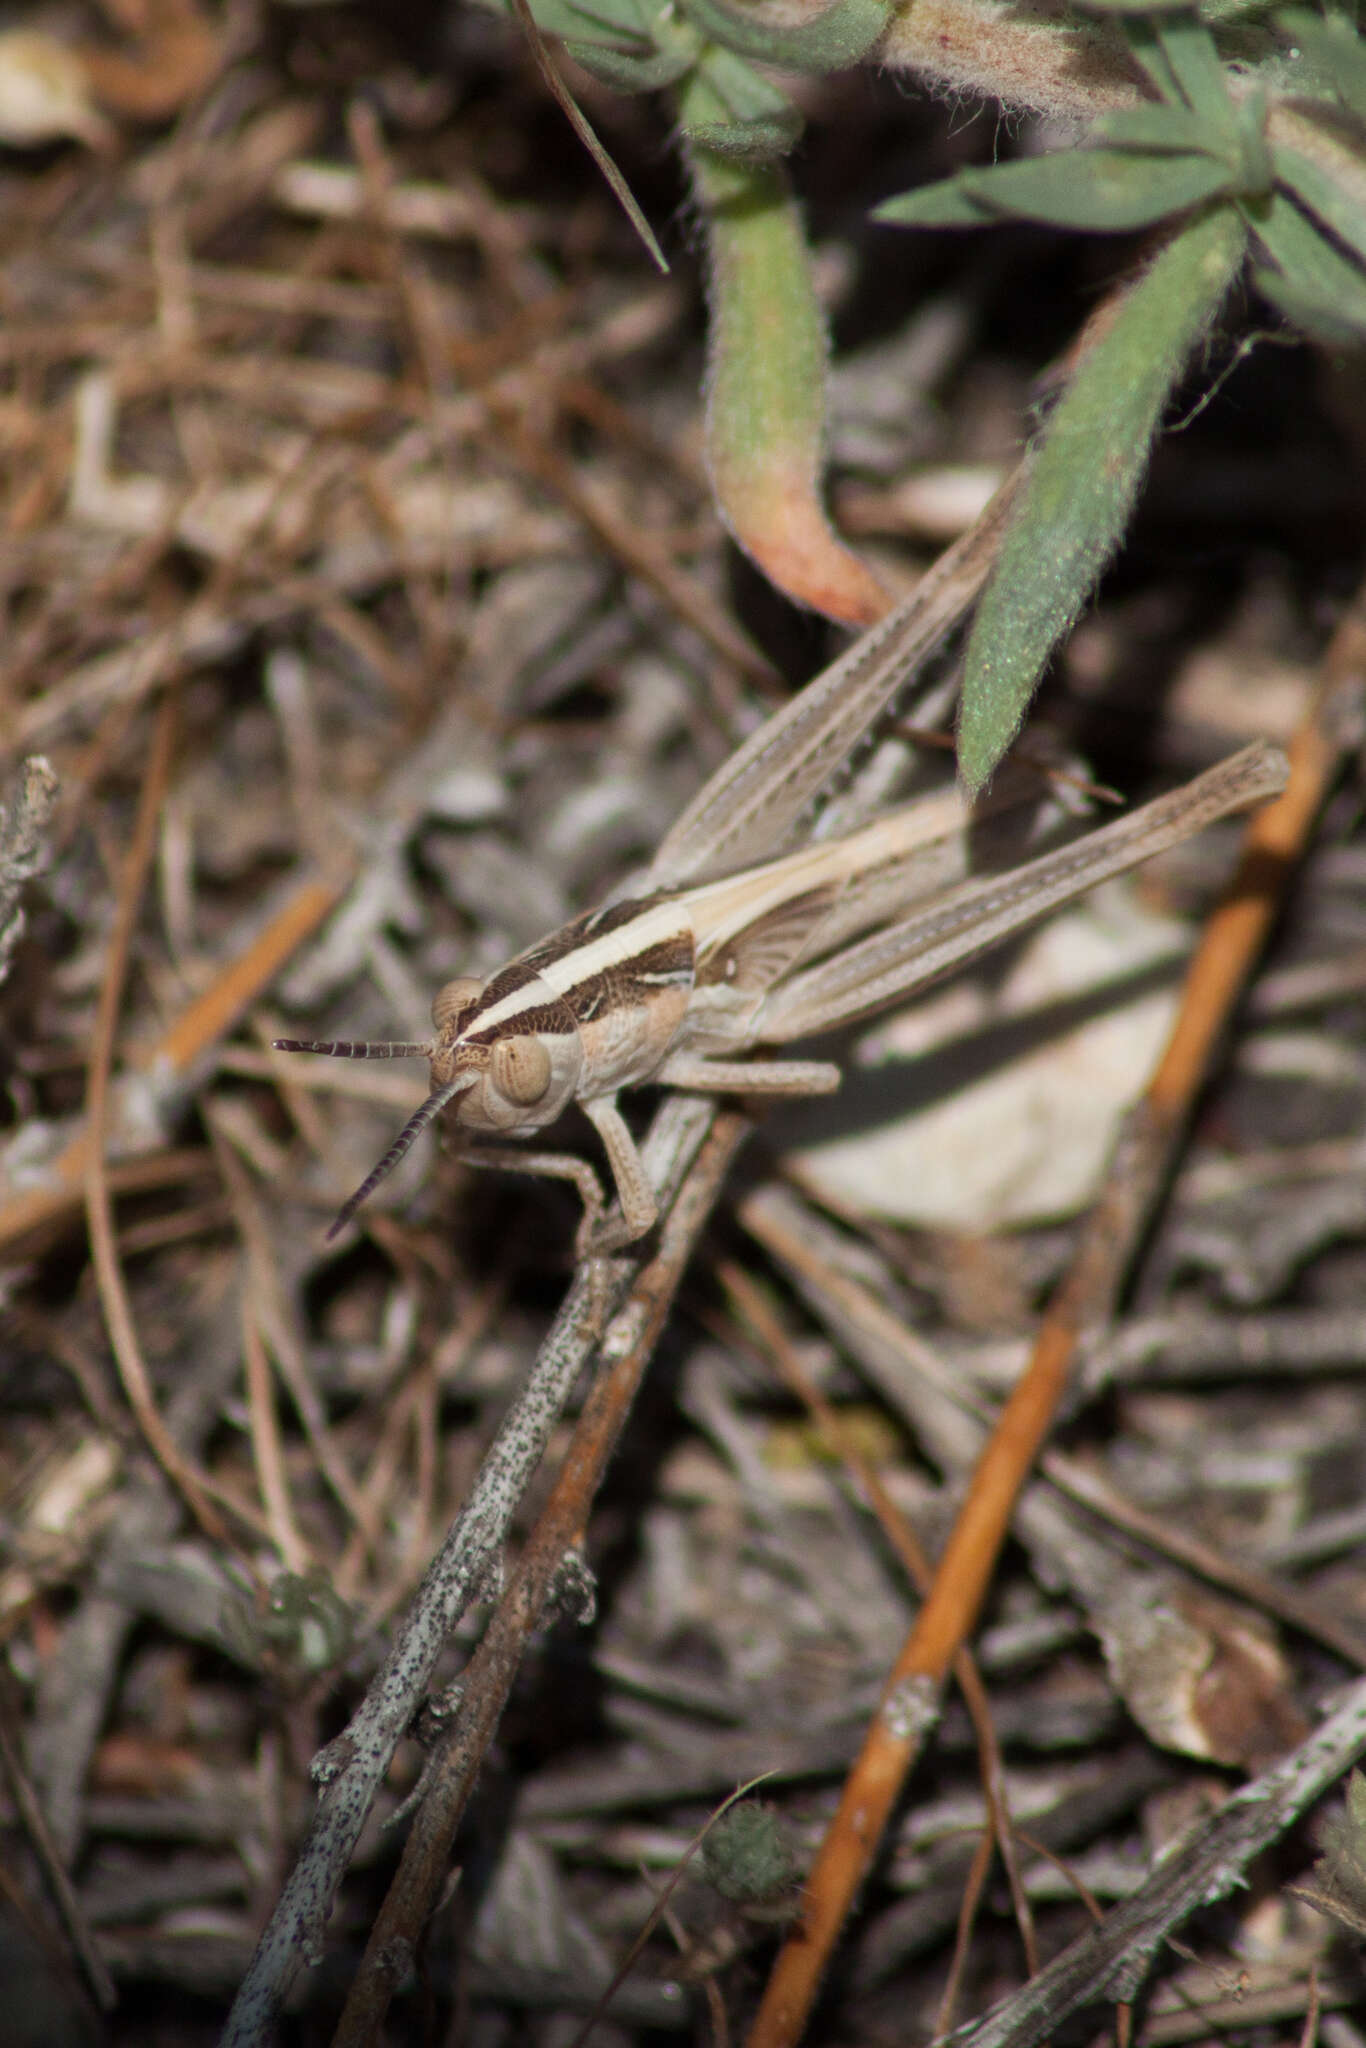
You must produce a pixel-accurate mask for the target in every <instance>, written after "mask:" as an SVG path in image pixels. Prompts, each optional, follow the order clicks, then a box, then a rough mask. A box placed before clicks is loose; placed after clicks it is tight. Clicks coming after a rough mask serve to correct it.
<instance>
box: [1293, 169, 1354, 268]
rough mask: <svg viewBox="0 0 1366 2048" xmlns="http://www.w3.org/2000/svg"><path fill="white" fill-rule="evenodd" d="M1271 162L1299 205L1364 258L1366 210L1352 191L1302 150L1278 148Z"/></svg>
mask: <svg viewBox="0 0 1366 2048" xmlns="http://www.w3.org/2000/svg"><path fill="white" fill-rule="evenodd" d="M1274 161H1275V167H1276V176H1277V177H1278V178H1279V179H1280V182H1281V183H1282V184H1283V185H1288V186H1289V188H1290V190H1291V191H1292V192H1293V193H1294V195H1295V197H1296V198H1297V199H1298V200H1299V202H1300V204H1301V205H1302V206H1304V207H1306V208H1307V209H1308V211H1309V212H1310V213H1312V214H1315V215H1316V216H1317V217H1318V219H1319V220H1321V221H1322V222H1323V225H1324V226H1325V227H1326V228H1331V229H1332V231H1333V233H1334V234H1335V235H1336V236H1337V237H1338V239H1339V241H1343V242H1345V243H1346V244H1347V246H1348V248H1349V249H1353V250H1355V251H1356V253H1357V255H1358V256H1360V257H1363V258H1366V210H1363V208H1362V207H1361V205H1360V203H1359V202H1358V201H1357V200H1356V199H1354V197H1353V196H1352V194H1351V193H1350V192H1347V191H1345V190H1344V189H1343V187H1342V186H1341V185H1340V184H1339V183H1338V182H1337V180H1336V178H1334V177H1333V176H1332V174H1331V172H1329V171H1326V170H1325V169H1324V167H1323V165H1322V164H1318V163H1315V161H1314V159H1313V158H1312V157H1308V156H1305V155H1304V153H1303V151H1302V150H1298V149H1284V148H1278V149H1277V150H1276V152H1275V158H1274Z"/></svg>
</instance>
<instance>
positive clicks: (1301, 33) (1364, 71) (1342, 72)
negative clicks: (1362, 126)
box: [1275, 7, 1366, 121]
mask: <svg viewBox="0 0 1366 2048" xmlns="http://www.w3.org/2000/svg"><path fill="white" fill-rule="evenodd" d="M1275 19H1276V26H1277V28H1279V29H1280V30H1281V32H1282V33H1283V34H1284V35H1286V36H1289V37H1290V39H1291V41H1292V42H1293V43H1295V44H1296V45H1298V52H1299V54H1300V55H1301V56H1302V57H1303V58H1304V59H1306V60H1307V62H1306V64H1305V69H1306V71H1307V72H1308V73H1309V74H1310V76H1309V77H1308V78H1306V81H1305V83H1306V86H1308V85H1310V84H1314V85H1317V86H1318V88H1319V89H1320V90H1321V91H1324V92H1332V93H1335V94H1336V95H1337V97H1338V98H1339V99H1340V100H1341V101H1342V103H1343V105H1344V106H1345V107H1347V108H1349V109H1350V111H1351V112H1352V113H1353V114H1355V115H1356V117H1357V119H1358V121H1366V45H1363V43H1362V41H1361V38H1360V37H1359V36H1358V35H1357V33H1356V31H1355V29H1354V28H1353V26H1352V23H1351V22H1350V21H1349V20H1348V19H1347V18H1346V17H1345V16H1344V15H1340V14H1332V15H1329V16H1328V17H1327V19H1325V18H1324V16H1323V15H1321V14H1313V13H1311V12H1310V11H1309V9H1308V8H1305V7H1287V8H1285V9H1283V10H1282V12H1281V13H1279V14H1278V15H1277V16H1276V18H1275Z"/></svg>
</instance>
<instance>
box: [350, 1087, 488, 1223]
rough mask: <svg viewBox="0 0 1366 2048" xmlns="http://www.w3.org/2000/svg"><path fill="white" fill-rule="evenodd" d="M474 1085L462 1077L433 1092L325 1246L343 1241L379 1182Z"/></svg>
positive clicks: (359, 1190)
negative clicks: (454, 1098)
mask: <svg viewBox="0 0 1366 2048" xmlns="http://www.w3.org/2000/svg"><path fill="white" fill-rule="evenodd" d="M474 1081H475V1076H474V1075H473V1074H460V1075H458V1076H457V1078H456V1079H455V1080H454V1081H447V1082H446V1084H445V1086H444V1087H443V1088H433V1090H432V1092H431V1094H430V1095H429V1096H428V1097H427V1100H426V1101H425V1102H424V1103H422V1104H421V1105H420V1107H419V1108H417V1109H415V1110H414V1111H413V1113H412V1115H411V1116H410V1117H409V1119H408V1121H407V1123H406V1124H405V1125H404V1126H403V1129H402V1130H401V1131H400V1132H399V1134H398V1136H397V1137H396V1138H395V1139H394V1142H393V1144H392V1145H391V1146H390V1147H389V1150H388V1151H387V1152H386V1153H385V1155H384V1157H383V1159H381V1160H380V1161H379V1162H378V1164H377V1165H375V1166H373V1167H372V1168H371V1170H370V1172H369V1173H367V1174H366V1176H365V1179H364V1180H363V1181H362V1182H361V1184H360V1186H359V1187H358V1188H357V1189H356V1192H355V1194H354V1195H349V1196H348V1197H347V1199H346V1200H345V1201H344V1202H343V1203H342V1205H341V1207H340V1209H338V1211H337V1213H336V1216H335V1217H334V1219H333V1221H332V1223H331V1225H330V1226H329V1228H328V1232H327V1237H326V1239H325V1242H326V1243H328V1244H331V1243H332V1241H333V1239H334V1238H337V1237H340V1235H341V1233H342V1231H343V1230H345V1228H346V1226H347V1224H348V1223H349V1222H350V1221H351V1218H352V1217H353V1216H354V1215H355V1213H356V1211H357V1209H359V1208H360V1206H361V1204H362V1203H363V1202H368V1201H369V1199H370V1197H371V1195H373V1194H374V1192H375V1189H376V1188H377V1187H378V1186H379V1184H380V1182H381V1181H382V1180H388V1178H389V1175H390V1174H391V1173H392V1172H393V1170H394V1168H395V1167H396V1166H397V1165H398V1163H399V1161H400V1160H401V1159H406V1158H407V1156H408V1154H409V1152H411V1150H412V1148H413V1140H414V1139H415V1138H418V1137H420V1136H421V1135H422V1133H423V1131H425V1130H426V1128H427V1126H428V1124H429V1123H430V1122H431V1121H432V1119H433V1117H437V1116H440V1114H441V1112H442V1110H443V1109H444V1108H445V1107H446V1104H447V1103H448V1102H449V1101H450V1099H451V1097H452V1096H453V1095H459V1094H461V1093H463V1091H464V1090H465V1089H466V1088H472V1087H473V1086H474Z"/></svg>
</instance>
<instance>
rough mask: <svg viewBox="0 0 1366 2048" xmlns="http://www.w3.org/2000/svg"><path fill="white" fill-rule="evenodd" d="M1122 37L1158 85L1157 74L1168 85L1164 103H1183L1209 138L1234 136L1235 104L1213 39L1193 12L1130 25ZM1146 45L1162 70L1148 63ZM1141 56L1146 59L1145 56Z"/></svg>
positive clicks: (1229, 137)
mask: <svg viewBox="0 0 1366 2048" xmlns="http://www.w3.org/2000/svg"><path fill="white" fill-rule="evenodd" d="M1125 34H1126V35H1127V37H1128V38H1129V45H1130V48H1131V49H1132V50H1133V52H1134V55H1135V56H1136V57H1137V58H1138V60H1139V62H1140V63H1141V64H1143V65H1144V66H1145V68H1149V69H1150V75H1151V76H1152V77H1153V78H1154V80H1155V81H1156V82H1157V83H1158V84H1159V86H1160V85H1161V75H1160V73H1161V71H1165V73H1166V76H1167V78H1168V79H1169V80H1170V81H1171V89H1170V90H1169V91H1168V92H1167V93H1166V95H1165V97H1167V98H1174V99H1180V100H1184V101H1185V103H1186V105H1187V106H1188V107H1189V108H1190V109H1191V111H1192V112H1193V113H1195V114H1198V115H1199V117H1200V119H1201V121H1202V122H1204V124H1205V126H1206V127H1207V128H1208V129H1209V130H1210V131H1211V133H1219V132H1221V133H1222V134H1223V135H1224V137H1225V138H1226V139H1227V140H1231V139H1232V136H1233V102H1232V100H1231V99H1230V98H1229V92H1228V74H1227V73H1226V71H1225V70H1224V65H1223V60H1222V58H1221V57H1220V55H1219V52H1218V50H1217V49H1216V48H1215V44H1214V37H1213V36H1212V35H1211V34H1210V32H1209V30H1208V29H1207V28H1206V27H1205V24H1204V22H1203V21H1201V19H1200V17H1199V15H1198V14H1197V13H1196V12H1195V10H1194V8H1190V9H1188V10H1187V11H1185V12H1183V13H1178V14H1160V15H1157V16H1156V17H1155V18H1154V19H1153V20H1152V21H1151V22H1130V23H1128V24H1127V26H1126V29H1125ZM1150 39H1151V40H1152V41H1155V42H1156V45H1157V50H1158V51H1159V52H1160V55H1161V67H1160V69H1159V67H1158V66H1157V64H1156V63H1155V62H1153V61H1152V59H1153V53H1152V51H1151V49H1150V47H1149V44H1150ZM1145 50H1147V51H1148V54H1147V55H1145V54H1144V52H1145Z"/></svg>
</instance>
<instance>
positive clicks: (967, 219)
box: [873, 177, 1001, 228]
mask: <svg viewBox="0 0 1366 2048" xmlns="http://www.w3.org/2000/svg"><path fill="white" fill-rule="evenodd" d="M873 219H874V220H881V221H886V222H887V224H888V225H889V226H891V227H899V228H987V227H993V226H995V225H997V224H998V223H999V221H1000V219H1001V216H1000V214H999V213H998V212H997V211H996V209H995V208H994V207H991V206H984V205H983V204H982V201H981V200H980V199H974V198H972V197H971V195H970V194H969V192H968V191H967V189H966V187H965V186H964V184H963V182H962V179H961V177H956V178H944V179H942V180H941V181H940V182H939V184H937V185H920V186H918V187H917V189H916V190H915V191H914V192H901V193H899V194H898V195H897V197H896V198H895V199H884V200H883V202H882V204H881V206H876V207H874V209H873Z"/></svg>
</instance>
